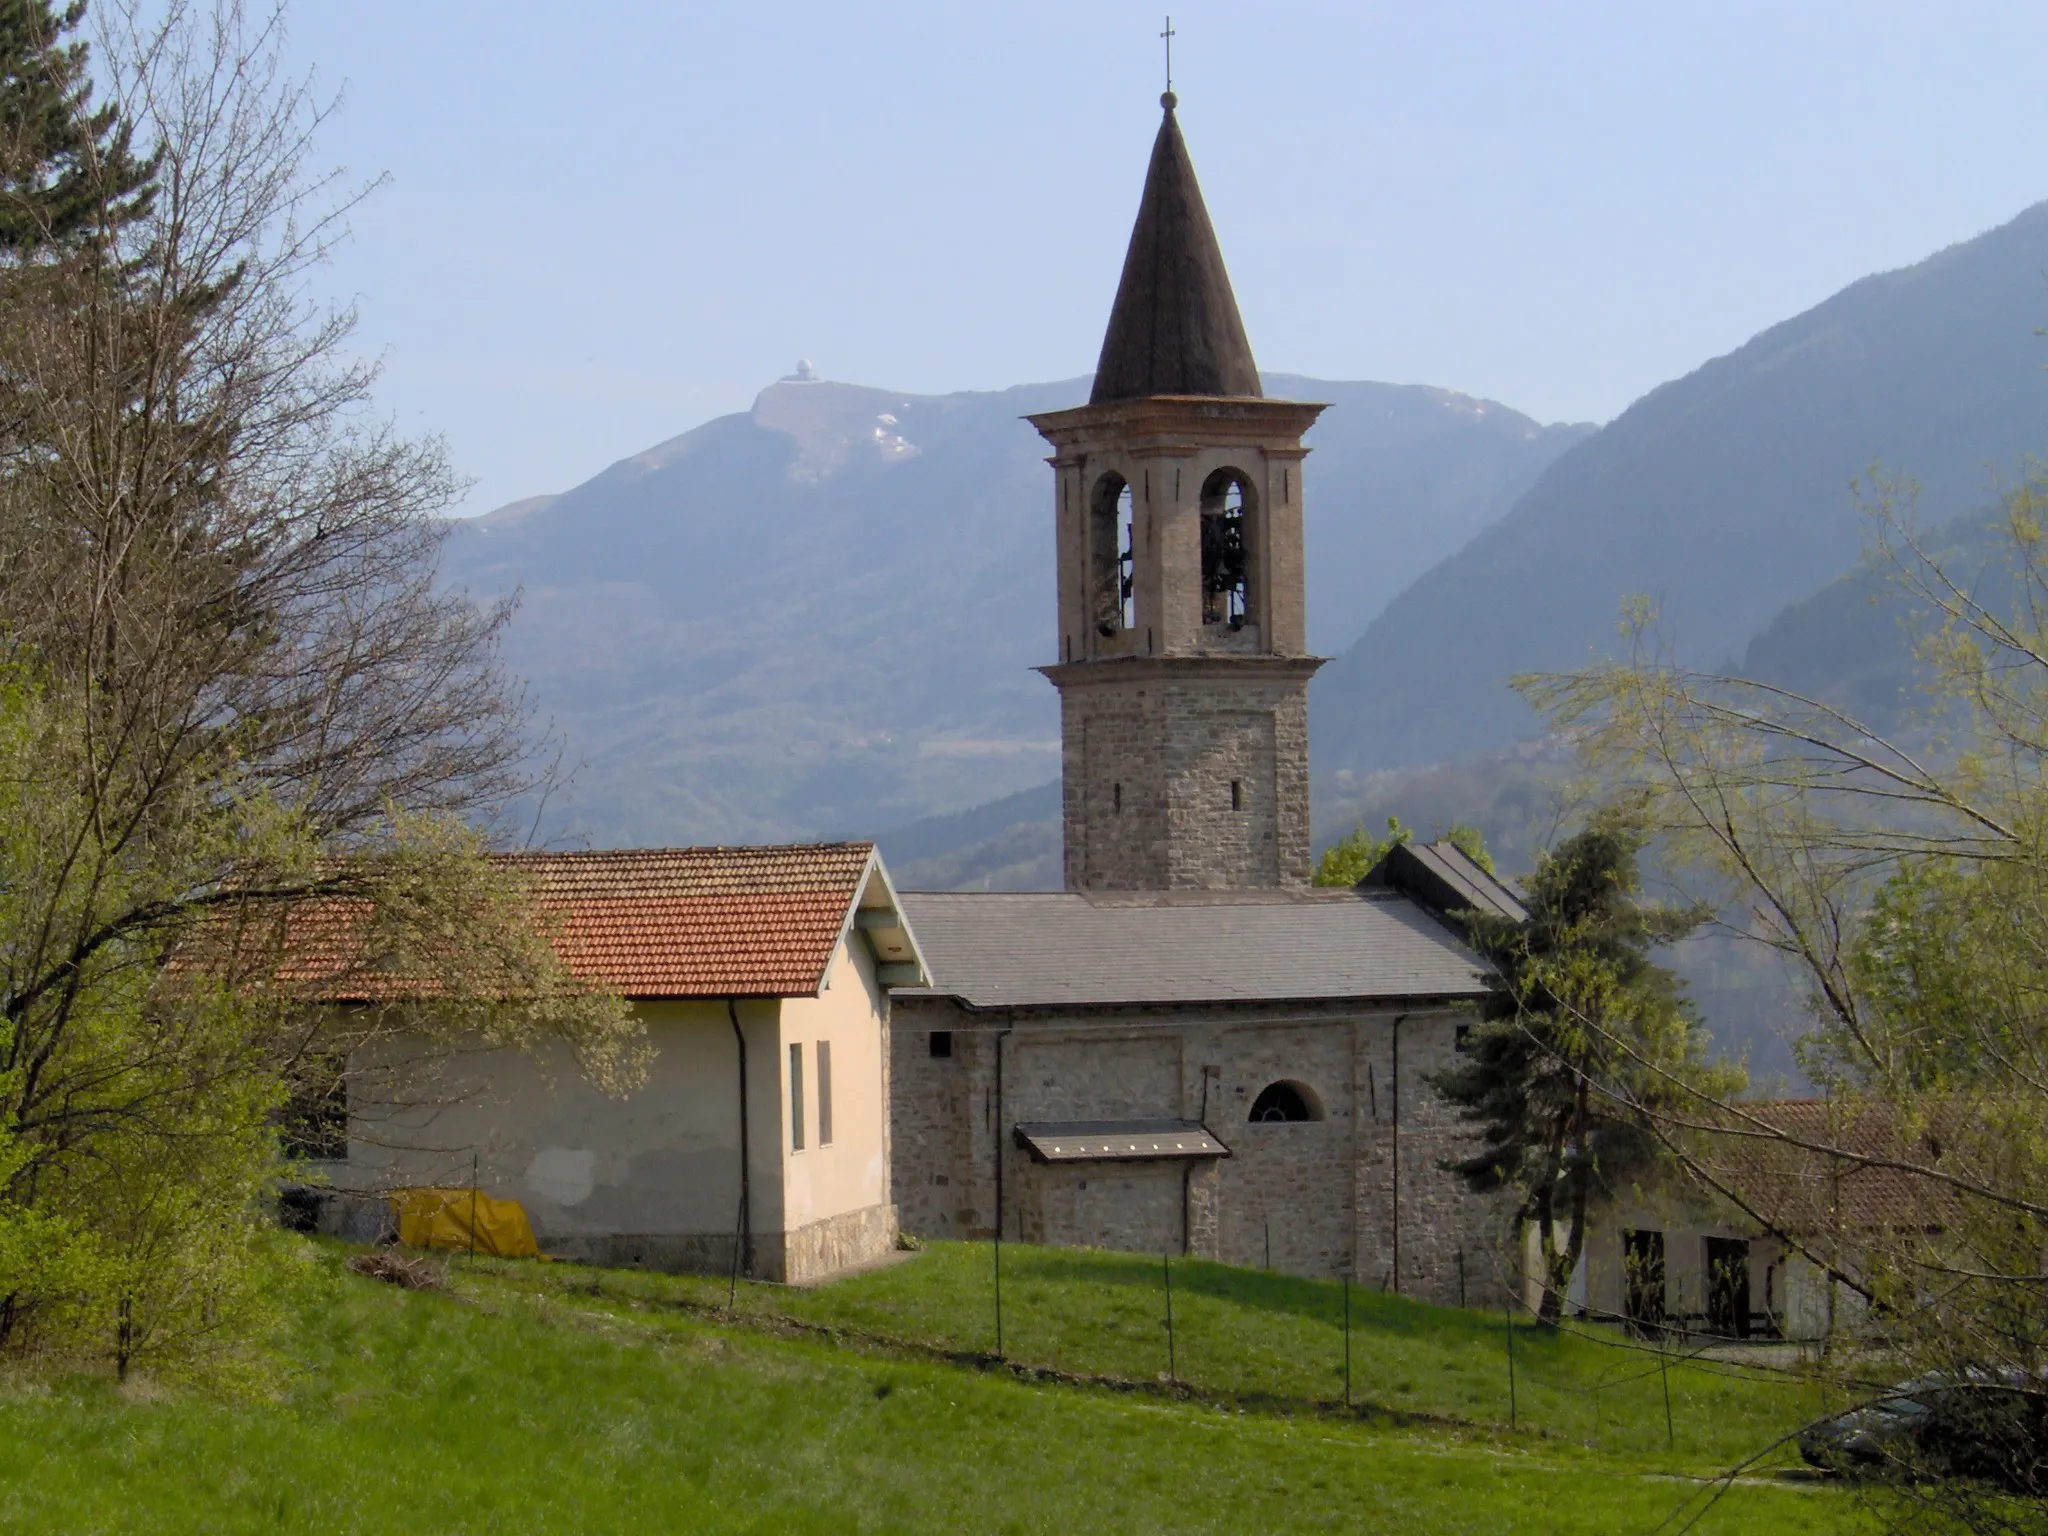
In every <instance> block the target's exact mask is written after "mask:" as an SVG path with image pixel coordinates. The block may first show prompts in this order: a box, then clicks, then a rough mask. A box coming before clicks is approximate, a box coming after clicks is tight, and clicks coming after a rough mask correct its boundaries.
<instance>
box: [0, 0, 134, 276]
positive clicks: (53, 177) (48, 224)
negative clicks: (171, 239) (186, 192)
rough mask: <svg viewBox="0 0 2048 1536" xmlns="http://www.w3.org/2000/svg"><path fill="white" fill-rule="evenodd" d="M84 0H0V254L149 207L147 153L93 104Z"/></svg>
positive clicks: (100, 226) (93, 230) (100, 228)
mask: <svg viewBox="0 0 2048 1536" xmlns="http://www.w3.org/2000/svg"><path fill="white" fill-rule="evenodd" d="M85 13H86V8H85V5H84V3H83V0H79V3H76V4H72V5H69V6H66V7H65V8H64V9H62V10H59V9H57V8H56V7H55V6H53V5H52V4H51V0H0V253H4V254H5V255H6V256H10V257H13V258H16V259H19V258H21V257H23V256H26V255H29V254H31V253H34V252H36V251H39V250H46V249H50V248H61V247H65V246H69V245H73V244H75V243H78V242H80V241H87V240H91V239H92V238H94V237H95V236H96V235H100V234H104V233H105V232H107V231H110V230H112V229H117V228H119V227H120V226H121V225H123V224H126V223H128V222H130V221H132V220H133V219H135V218H137V217H139V216H140V215H141V214H142V213H143V212H145V211H146V210H147V208H148V205H149V201H150V198H151V196H152V191H153V187H154V182H155V176H156V164H155V161H154V159H153V158H137V156H136V154H135V149H134V142H133V129H132V127H131V125H130V124H128V123H127V122H125V121H123V120H122V117H121V114H120V112H119V111H118V110H117V109H116V108H115V107H114V106H112V105H106V106H100V107H95V106H94V105H93V102H92V94H93V92H92V77H91V74H90V72H89V71H88V69H87V64H86V45H85V44H84V43H83V42H82V41H80V40H79V39H78V38H77V37H76V35H75V34H76V33H77V30H78V28H79V25H80V24H81V23H82V22H83V21H84V19H85Z"/></svg>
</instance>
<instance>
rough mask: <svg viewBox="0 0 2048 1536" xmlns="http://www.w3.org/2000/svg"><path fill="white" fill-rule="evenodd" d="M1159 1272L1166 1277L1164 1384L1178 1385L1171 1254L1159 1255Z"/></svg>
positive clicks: (1178, 1370) (1178, 1362) (1178, 1371)
mask: <svg viewBox="0 0 2048 1536" xmlns="http://www.w3.org/2000/svg"><path fill="white" fill-rule="evenodd" d="M1159 1272H1160V1273H1161V1274H1162V1275H1164V1276H1165V1277H1166V1384H1167V1385H1168V1386H1169V1387H1177V1386H1179V1385H1180V1356H1179V1353H1178V1352H1177V1350H1176V1348H1175V1345H1174V1338H1173V1255H1172V1254H1170V1253H1164V1254H1161V1255H1160V1256H1159Z"/></svg>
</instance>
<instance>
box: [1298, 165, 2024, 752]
mask: <svg viewBox="0 0 2048 1536" xmlns="http://www.w3.org/2000/svg"><path fill="white" fill-rule="evenodd" d="M2044 267H2048V203H2043V204H2036V205H2035V206H2033V207H2031V208H2029V209H2027V210H2025V211H2024V212H2022V213H2021V214H2019V215H2018V216H2017V217H2015V218H2014V219H2012V220H2009V221H2008V222H2007V223H2005V224H2003V225H2000V226H1998V227H1997V228H1995V229H1993V230H1990V231H1987V232H1986V233H1985V234H1982V235H1979V236H1977V237H1976V238H1975V239H1973V240H1969V241H1963V242H1959V243H1957V244H1956V245H1953V246H1950V247H1947V248H1945V249H1943V250H1941V251H1938V252H1936V253H1935V254H1934V255H1932V256H1930V257H1928V258H1926V259H1925V260H1924V261H1921V262H1918V263H1915V264H1913V265H1912V266H1909V267H1904V268H1900V269H1898V270H1896V271H1892V272H1885V273H1877V274H1873V275H1871V276H1869V277H1865V278H1861V279H1859V280H1858V281H1856V282H1855V283H1852V284H1849V285H1848V286H1847V287H1845V288H1843V289H1842V290H1840V291H1839V292H1837V293H1836V294H1834V295H1831V296H1830V297H1829V298H1828V299H1825V300H1823V301H1822V302H1821V303H1820V304H1817V305H1815V306H1813V307H1812V308H1810V309H1808V310H1806V311H1804V312H1802V313H1801V314H1799V315H1795V316H1793V317H1791V318H1789V319H1787V320H1784V321H1781V322H1779V323H1778V324H1777V325H1774V326H1771V327H1768V328H1767V329H1765V330H1763V331H1761V332H1759V333H1758V334H1757V335H1756V336H1755V337H1752V338H1751V339H1750V340H1749V341H1747V342H1745V343H1744V344H1743V345H1742V346H1741V347H1738V348H1736V349H1734V350H1733V351H1731V352H1729V353H1726V354H1724V355H1722V356H1721V357H1717V358H1713V359H1709V360H1708V361H1707V362H1705V363H1703V364H1701V365H1700V366H1699V367H1698V368H1696V369H1694V370H1693V371H1692V372H1690V373H1688V374H1686V375H1685V376H1683V377H1682V378H1679V379H1674V380H1671V381H1669V382H1667V383H1665V384H1661V385H1659V386H1658V387H1657V388H1655V389H1653V390H1651V391H1649V392H1648V393H1647V394H1645V395H1644V396H1643V397H1642V398H1641V399H1640V400H1638V401H1636V402H1635V403H1634V404H1633V405H1631V406H1630V407H1629V408H1628V410H1626V411H1624V412H1623V413H1622V414H1621V415H1620V416H1618V417H1616V418H1615V419H1614V420H1613V421H1612V422H1610V423H1608V424H1607V425H1606V426H1605V427H1603V428H1601V429H1600V430H1599V431H1598V432H1597V433H1595V434H1593V435H1592V436H1590V437H1587V438H1585V439H1583V440H1581V441H1580V442H1578V443H1577V444H1575V445H1574V446H1573V447H1572V448H1570V449H1569V450H1567V451H1566V452H1565V453H1563V454H1561V455H1560V456H1559V457H1558V458H1557V460H1556V461H1554V462H1553V463H1552V464H1551V465H1550V466H1549V468H1548V469H1546V470H1545V471H1544V473H1543V474H1542V475H1541V476H1539V477H1538V479H1537V481H1536V482H1535V484H1533V485H1532V486H1531V487H1530V488H1529V490H1528V491H1527V492H1526V493H1524V495H1523V496H1522V498H1521V499H1520V500H1519V501H1518V502H1517V503H1516V505H1515V506H1514V507H1513V508H1511V509H1510V510H1509V512H1508V513H1507V515H1506V516H1505V517H1503V518H1502V519H1501V520H1500V522H1499V523H1497V524H1495V525H1494V526H1492V527H1491V528H1488V529H1486V530H1484V531H1483V532H1482V533H1480V534H1479V535H1478V536H1477V537H1475V538H1474V539H1473V540H1472V541H1471V543H1469V544H1468V545H1467V546H1465V547H1464V548H1463V549H1461V550H1459V551H1458V552H1456V553H1455V554H1453V555H1452V556H1450V557H1449V558H1448V559H1446V560H1444V561H1443V562H1441V563H1440V564H1439V565H1438V566H1436V567H1434V568H1432V569H1431V570H1430V571H1428V572H1427V573H1425V574H1424V575H1423V576H1421V577H1420V578H1418V579H1417V580H1416V581H1415V582H1414V583H1413V584H1412V585H1410V586H1409V587H1408V588H1407V589H1405V590H1404V591H1403V592H1401V593H1400V594H1398V595H1397V596H1396V597H1394V598H1393V599H1392V600H1391V601H1390V602H1389V603H1388V605H1387V607H1386V608H1385V609H1383V610H1382V611H1381V613H1380V614H1379V615H1378V617H1377V618H1376V619H1375V620H1374V621H1373V623H1372V625H1371V626H1369V627H1368V629H1367V630H1366V632H1365V633H1364V634H1363V635H1362V636H1361V637H1360V638H1359V639H1358V640H1357V641H1356V642H1354V644H1353V645H1352V646H1350V647H1349V648H1348V649H1347V650H1346V651H1345V652H1344V653H1343V654H1342V655H1340V656H1339V657H1337V658H1336V659H1335V660H1333V661H1332V663H1331V664H1330V665H1329V666H1328V667H1326V668H1325V669H1324V671H1323V673H1322V674H1321V675H1320V676H1319V677H1318V678H1317V680H1316V682H1315V684H1314V686H1313V690H1312V693H1311V709H1312V719H1314V720H1315V722H1316V727H1317V730H1316V734H1315V735H1314V737H1313V738H1312V740H1313V741H1314V743H1315V747H1316V752H1317V757H1316V763H1317V767H1318V768H1319V769H1322V770H1326V771H1327V770H1332V769H1338V768H1345V769H1351V770H1354V771H1368V770H1372V769H1376V768H1388V767H1400V766H1407V765H1411V764H1416V763H1423V762H1431V761H1441V760H1447V759H1452V758H1457V757H1461V756H1464V755H1467V754H1470V753H1473V752H1480V751H1487V750H1493V749H1497V748H1499V747H1501V746H1504V745H1506V744H1507V743H1508V742H1511V741H1512V740H1514V739H1516V738H1517V737H1519V736H1522V735H1526V734H1529V733H1531V732H1532V731H1534V730H1535V729H1537V722H1536V721H1535V719H1534V717H1533V716H1531V715H1530V714H1529V712H1528V711H1527V710H1526V708H1525V707H1524V706H1523V705H1522V704H1521V703H1520V701H1519V700H1518V699H1516V698H1515V697H1514V696H1513V695H1512V694H1511V693H1510V692H1509V691H1508V689H1507V685H1506V684H1507V678H1508V677H1509V676H1510V675H1511V674H1513V673H1515V672H1518V671H1525V670H1551V669H1559V668H1567V667H1572V666H1577V665H1582V664H1584V663H1585V662H1587V661H1589V660H1592V659H1594V658H1595V657H1597V656H1599V655H1601V654H1603V653H1605V651H1606V650H1607V649H1608V648H1609V647H1610V646H1611V644H1612V641H1613V636H1614V631H1615V623H1616V620H1617V618H1618V616H1619V610H1620V604H1621V601H1622V599H1623V598H1624V597H1625V596H1629V595H1632V594H1645V595H1648V596H1650V597H1651V598H1653V599H1654V600H1656V601H1657V603H1658V606H1659V609H1660V613H1661V615H1662V622H1663V624H1664V626H1665V628H1666V631H1667V634H1668V635H1669V637H1671V638H1672V639H1673V641H1674V643H1676V644H1677V646H1678V647H1679V650H1680V653H1681V654H1682V655H1684V656H1687V657H1688V658H1689V659H1693V660H1703V661H1706V662H1708V663H1712V662H1717V661H1718V660H1720V659H1721V658H1722V657H1725V656H1728V655H1731V654H1740V653H1741V651H1742V648H1743V647H1744V645H1745V644H1746V643H1747V642H1748V640H1749V639H1750V638H1751V637H1752V636H1754V635H1755V634H1757V633H1758V632H1760V631H1761V630H1762V628H1763V627H1764V626H1765V625H1767V624H1768V623H1770V622H1771V620H1772V619H1773V617H1774V616H1775V614H1776V613H1777V612H1778V611H1779V610H1780V609H1782V608H1783V607H1785V606H1786V605H1787V604H1789V603H1791V602H1793V601H1796V600H1798V599H1800V598H1802V597H1804V596H1806V595H1808V594H1810V593H1811V592H1813V591H1815V590H1817V589H1818V588H1819V587H1820V586H1821V585H1823V584H1824V583H1826V582H1828V581H1830V580H1832V579H1834V578H1835V577H1837V576H1840V575H1841V574H1842V573H1843V572H1844V571H1846V570H1848V569H1849V568H1850V566H1851V565H1853V563H1854V562H1855V560H1856V558H1857V555H1858V552H1859V549H1860V543H1861V539H1860V524H1859V520H1858V518H1857V516H1856V512H1855V499H1854V492H1853V490H1852V487H1853V486H1854V485H1855V484H1856V483H1857V481H1858V480H1859V479H1862V478H1864V477H1867V476H1868V474H1869V473H1870V471H1871V469H1872V468H1873V466H1875V465H1883V466H1886V467H1888V468H1889V469H1891V470H1892V471H1895V472H1899V473H1906V474H1911V475H1912V476H1914V477H1915V478H1916V479H1917V480H1918V481H1919V482H1920V484H1921V486H1922V501H1923V505H1924V506H1926V507H1927V508H1928V511H1929V514H1930V516H1931V517H1932V518H1933V519H1934V520H1936V521H1946V520H1947V519H1948V518H1950V517H1953V516H1955V515H1957V514H1958V513H1960V512H1961V511H1962V510H1963V509H1965V508H1966V507H1968V506H1971V505H1975V504H1978V503H1981V502H1982V501H1983V500H1985V499H1986V497H1987V494H1988V492H1989V490H1990V488H1991V486H1992V484H1993V482H1994V480H1995V478H1996V476H1997V474H1998V472H1999V471H2000V470H2008V471H2009V470H2010V468H2011V467H2012V465H2013V464H2014V463H2015V462H2016V461H2018V460H2019V459H2021V458H2022V457H2024V456H2025V455H2026V454H2028V453H2029V452H2033V451H2038V450H2039V449H2040V448H2042V447H2043V446H2044V440H2048V430H2044V428H2048V373H2044V371H2043V365H2044V364H2048V348H2043V347H2042V346H2041V344H2040V343H2039V341H2038V340H2037V339H2036V335H2035V321H2036V320H2037V319H2038V318H2040V317H2043V316H2048V285H2044V284H2043V281H2042V278H2041V272H2042V269H2043V268H2044Z"/></svg>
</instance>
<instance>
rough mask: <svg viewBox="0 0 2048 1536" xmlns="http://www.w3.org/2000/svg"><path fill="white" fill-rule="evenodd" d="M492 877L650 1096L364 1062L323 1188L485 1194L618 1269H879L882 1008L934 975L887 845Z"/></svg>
mask: <svg viewBox="0 0 2048 1536" xmlns="http://www.w3.org/2000/svg"><path fill="white" fill-rule="evenodd" d="M501 858H502V862H503V863H504V864H505V865H506V866H507V867H509V868H511V869H513V870H514V871H516V872H517V873H518V874H520V875H521V876H523V877H524V878H525V879H526V880H527V881H528V882H529V886H530V889H531V890H532V892H533V895H534V897H535V899H536V901H537V903H538V905H539V906H540V908H541V909H542V910H543V912H545V913H546V914H547V915H548V916H549V917H550V918H552V919H553V922H554V929H553V942H554V944H555V946H556V950H557V952H558V953H559V955H560V956H561V958H562V959H563V961H564V962H566V964H567V965H568V967H569V969H570V970H571V971H572V972H574V973H575V974H576V975H578V976H579V977H582V978H584V979H585V980H588V981H592V982H595V983H597V984H599V985H601V986H603V987H605V988H607V989H609V990H612V991H615V992H617V993H619V994H620V995H622V996H623V997H625V998H626V999H627V1000H628V1002H629V1003H630V1005H631V1006H632V1008H633V1010H634V1012H635V1013H636V1014H637V1015H638V1016H639V1018H640V1020H641V1021H642V1022H643V1023H644V1025H645V1027H646V1031H647V1035H646V1040H647V1044H648V1045H649V1046H650V1047H651V1050H652V1060H651V1063H650V1067H649V1070H648V1073H647V1076H646V1079H645V1081H643V1082H642V1083H641V1084H640V1085H639V1086H638V1087H636V1088H635V1089H634V1090H633V1091H632V1092H631V1093H630V1094H628V1095H627V1096H626V1097H624V1098H622V1099H618V1098H608V1097H606V1096H605V1095H603V1094H601V1093H599V1092H598V1091H597V1090H596V1089H595V1088H594V1087H592V1086H590V1085H589V1084H588V1083H586V1082H585V1081H584V1080H583V1078H582V1077H581V1076H580V1074H579V1073H578V1072H577V1070H576V1068H575V1064H574V1063H573V1061H571V1060H569V1059H567V1057H566V1055H565V1054H563V1053H561V1052H550V1051H548V1050H547V1049H545V1048H542V1049H538V1050H534V1051H526V1052H521V1051H513V1050H479V1051H477V1052H474V1053H468V1054H463V1053H457V1054H456V1055H455V1056H453V1057H452V1058H450V1057H447V1056H445V1055H437V1056H436V1057H435V1059H434V1060H433V1062H432V1065H431V1068H426V1067H423V1066H422V1065H421V1058H420V1057H416V1056H412V1055H410V1054H409V1053H408V1052H407V1051H405V1050H404V1049H399V1050H396V1051H393V1052H391V1053H389V1054H388V1056H387V1057H386V1059H382V1060H379V1061H375V1062H367V1063H361V1064H353V1063H352V1064H351V1065H352V1068H354V1070H352V1071H351V1072H350V1074H349V1082H350V1093H351V1100H352V1102H351V1103H350V1105H349V1113H348V1134H347V1138H346V1145H345V1147H337V1148H336V1150H337V1151H340V1152H342V1153H343V1155H341V1156H339V1157H336V1158H333V1159H331V1160H329V1161H327V1162H325V1163H324V1164H322V1165H321V1166H320V1171H321V1172H322V1173H324V1175H325V1176H326V1178H327V1179H328V1180H329V1181H330V1182H331V1183H332V1185H333V1186H334V1187H335V1188H337V1189H340V1190H343V1191H349V1192H352V1193H356V1194H360V1195H367V1196H381V1195H388V1194H390V1193H392V1192H395V1191H397V1190H400V1189H406V1188H419V1187H427V1188H434V1187H450V1186H453V1187H458V1188H469V1187H476V1188H478V1189H480V1190H481V1191H482V1192H483V1193H484V1194H487V1195H491V1196H495V1197H499V1198H503V1199H510V1200H516V1201H518V1202H519V1203H520V1204H521V1205H522V1206H523V1207H524V1208H525V1210H526V1212H527V1215H528V1218H529V1220H530V1221H531V1223H532V1225H533V1228H534V1231H535V1235H536V1237H537V1239H538V1241H539V1243H540V1246H541V1248H542V1249H543V1251H545V1252H549V1253H553V1254H557V1255H561V1256H564V1257H571V1258H580V1259H587V1260H590V1261H593V1262H598V1263H604V1264H610V1265H645V1266H650V1267H658V1268H664V1269H700V1270H702V1269H710V1270H716V1271H721V1272H723V1271H725V1270H727V1269H728V1268H730V1267H732V1266H733V1265H734V1263H735V1261H737V1263H738V1266H739V1268H740V1270H741V1272H742V1273H745V1274H750V1275H756V1276H759V1277H762V1278H766V1279H775V1280H806V1279H815V1278H819V1277H822V1276H826V1275H830V1274H834V1273H838V1272H841V1271H843V1270H845V1269H848V1268H850V1267H855V1266H858V1265H860V1264H863V1263H867V1262H871V1261H873V1260H875V1259H878V1258H880V1257H881V1256H882V1255H883V1254H885V1253H886V1252H888V1251H889V1249H890V1248H891V1247H892V1246H893V1244H894V1241H895V1237H896V1214H895V1207H894V1203H893V1201H892V1199H891V1196H890V1190H889V1115H888V1080H887V1028H888V1009H889V992H890V990H891V989H892V988H894V987H897V986H904V985H922V984H926V983H928V982H929V980H930V977H929V975H928V974H927V972H926V969H925V965H924V960H923V957H922V955H921V953H920V951H919V949H918V945H917V941H916V938H915V937H914V935H913V934H912V932H911V929H910V925H909V922H908V919H907V918H906V916H905V913H904V909H903V906H902V904H901V903H900V902H899V901H898V899H897V896H896V893H895V891H894V889H893V888H892V887H891V885H890V883H889V877H888V873H887V871H886V870H885V869H884V868H883V865H882V861H881V858H880V857H879V855H878V854H877V853H876V851H875V848H874V846H873V844H871V843H814V844H800V845H792V846H777V847H740V848H724V847H721V848H662V849H625V850H614V851H600V852H588V853H529V854H510V855H504V856H501ZM337 953H338V951H337ZM304 981H305V984H306V985H308V986H310V987H312V988H313V990H315V991H316V992H318V993H320V994H321V995H323V996H324V997H325V998H326V1000H328V1001H330V1002H334V1003H339V1004H346V1003H348V1002H350V1001H353V1000H358V999H359V998H365V995H366V994H369V993H371V992H373V991H378V990H379V989H380V988H381V989H382V990H383V992H384V993H386V994H388V986H386V985H385V984H382V983H377V982H375V981H368V982H366V981H364V980H363V979H361V978H360V977H359V976H358V975H357V973H356V972H355V971H353V970H349V969H347V968H344V967H339V966H337V968H336V969H335V971H334V973H333V978H332V979H331V980H330V981H328V982H327V983H326V984H325V985H322V984H321V982H320V980H319V978H318V976H317V975H309V976H308V977H307V978H304ZM365 1000H366V999H365ZM380 1000H383V999H382V998H380Z"/></svg>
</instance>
